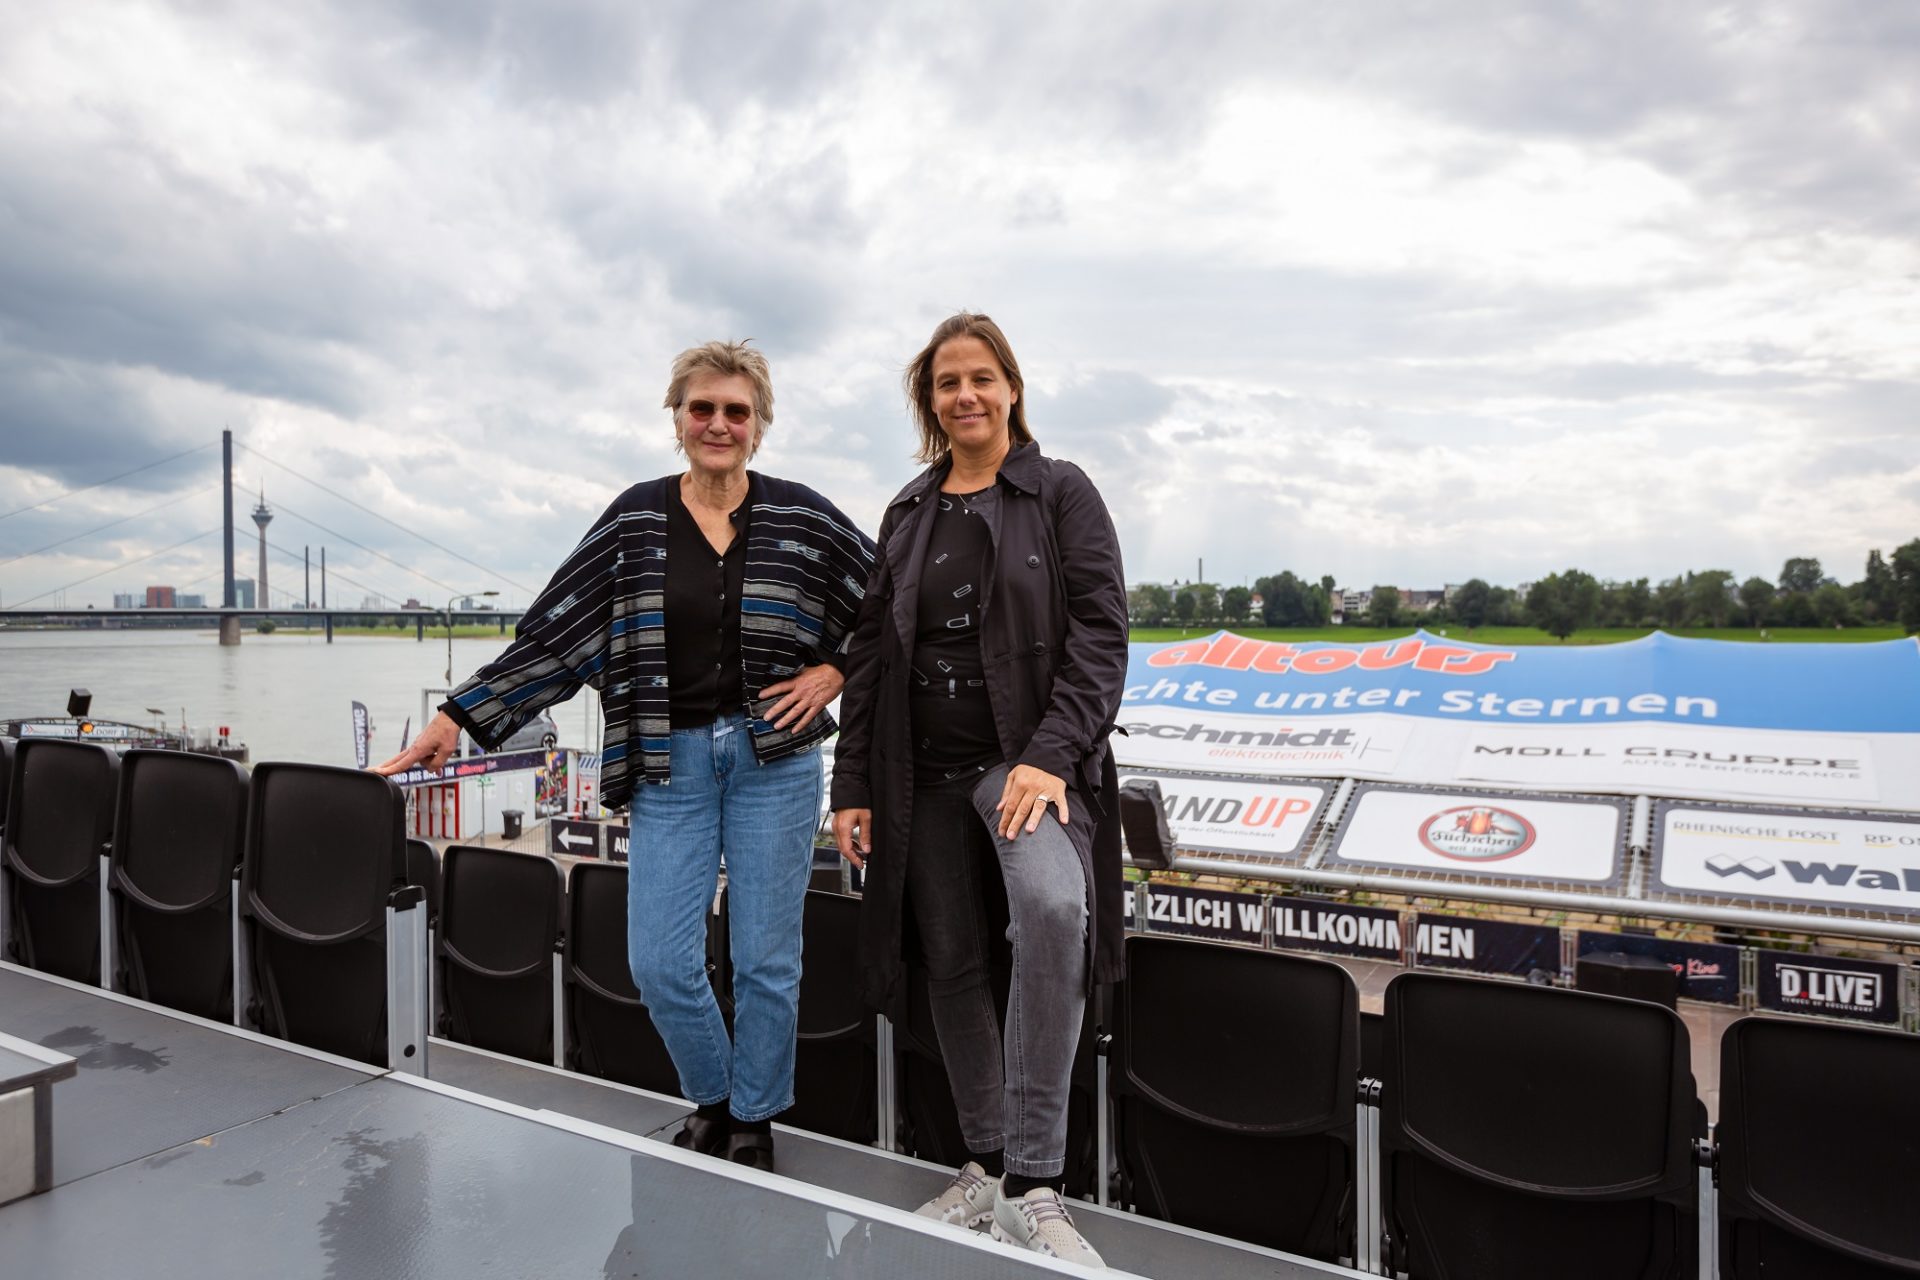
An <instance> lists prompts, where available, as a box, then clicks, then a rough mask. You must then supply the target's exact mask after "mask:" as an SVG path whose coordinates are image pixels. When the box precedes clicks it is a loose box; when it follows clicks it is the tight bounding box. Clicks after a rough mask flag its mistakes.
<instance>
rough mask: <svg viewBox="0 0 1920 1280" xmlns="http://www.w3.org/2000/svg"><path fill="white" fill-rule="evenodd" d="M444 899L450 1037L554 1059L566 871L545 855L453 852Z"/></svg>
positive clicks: (444, 991) (444, 983) (467, 848)
mask: <svg viewBox="0 0 1920 1280" xmlns="http://www.w3.org/2000/svg"><path fill="white" fill-rule="evenodd" d="M429 853H431V851H429ZM441 893H442V895H443V896H442V898H441V915H440V932H439V940H438V944H437V945H438V949H439V963H440V999H441V1002H442V1004H443V1006H444V1008H445V1011H446V1012H445V1014H444V1018H445V1026H444V1028H443V1034H445V1035H446V1036H447V1037H448V1038H449V1039H452V1040H456V1041H458V1042H460V1043H461V1044H471V1045H477V1046H478V1047H480V1048H482V1049H491V1050H493V1051H494V1052H496V1053H505V1054H511V1055H512V1056H514V1057H516V1058H526V1059H527V1060H529V1061H531V1062H552V1061H553V966H554V964H555V963H556V961H557V959H558V957H557V956H555V954H554V948H555V947H556V946H557V945H558V943H559V941H560V921H561V918H562V915H561V913H562V902H561V899H562V897H563V896H564V894H563V892H562V882H561V877H560V868H559V867H558V866H556V865H554V863H553V861H552V859H550V858H547V857H546V856H544V855H542V854H537V853H515V852H513V851H512V850H509V849H484V848H479V847H477V846H473V845H459V844H456V845H450V846H449V847H448V848H447V852H446V856H445V862H444V863H443V865H442V867H441Z"/></svg>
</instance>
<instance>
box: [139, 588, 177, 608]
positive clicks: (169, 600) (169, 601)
mask: <svg viewBox="0 0 1920 1280" xmlns="http://www.w3.org/2000/svg"><path fill="white" fill-rule="evenodd" d="M145 607H146V608H148V609H171V608H174V607H175V606H174V600H173V588H172V587H148V588H147V603H146V606H145Z"/></svg>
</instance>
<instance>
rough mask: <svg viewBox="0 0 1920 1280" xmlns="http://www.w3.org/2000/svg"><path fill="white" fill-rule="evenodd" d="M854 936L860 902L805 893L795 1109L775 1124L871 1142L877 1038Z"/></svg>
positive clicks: (877, 1071) (874, 1124)
mask: <svg viewBox="0 0 1920 1280" xmlns="http://www.w3.org/2000/svg"><path fill="white" fill-rule="evenodd" d="M859 934H860V899H858V898H849V897H846V896H844V895H842V894H841V893H840V892H839V891H838V890H837V889H835V890H833V891H825V890H820V889H813V890H809V891H808V893H807V903H806V915H805V924H804V936H805V944H804V956H803V962H802V964H801V970H800V1038H799V1039H800V1042H799V1045H798V1047H797V1049H796V1050H795V1054H794V1067H793V1074H794V1103H793V1106H792V1107H790V1108H788V1110H787V1112H786V1113H785V1114H784V1115H782V1116H781V1117H780V1119H781V1120H782V1122H784V1123H786V1124H790V1125H794V1126H796V1127H798V1128H801V1129H811V1130H813V1131H814V1132H816V1133H825V1134H830V1135H832V1136H833V1137H836V1138H844V1139H846V1140H847V1141H849V1142H866V1143H870V1142H872V1141H873V1140H874V1139H875V1137H876V1136H878V1133H879V1123H878V1118H877V1105H878V1101H877V1097H878V1091H879V1087H880V1086H879V1076H880V1067H879V1056H878V1040H879V1037H878V1034H877V1031H876V1027H875V1023H874V1017H873V1014H871V1013H870V1012H868V1010H867V1008H866V1004H865V1002H864V1001H863V1000H862V999H861V996H860V942H859ZM728 971H729V972H731V960H729V965H728Z"/></svg>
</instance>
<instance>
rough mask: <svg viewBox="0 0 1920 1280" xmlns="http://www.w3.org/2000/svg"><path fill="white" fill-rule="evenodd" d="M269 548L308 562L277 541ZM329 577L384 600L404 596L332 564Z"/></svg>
mask: <svg viewBox="0 0 1920 1280" xmlns="http://www.w3.org/2000/svg"><path fill="white" fill-rule="evenodd" d="M305 518H306V517H304V516H302V517H301V519H305ZM267 548H268V550H271V551H278V552H279V553H280V554H281V555H283V556H285V557H286V558H287V559H289V560H291V561H293V562H294V563H295V564H297V565H300V566H302V567H305V566H306V564H307V561H306V558H305V557H304V556H297V555H295V554H294V553H293V552H292V551H290V550H288V549H287V548H286V547H283V546H281V545H280V544H279V543H277V542H269V543H267ZM209 576H211V575H209ZM327 577H328V578H338V579H340V581H342V582H344V583H346V584H347V585H348V586H350V587H358V588H359V589H360V590H362V591H371V592H372V593H373V594H374V595H376V596H379V597H380V598H381V599H383V600H399V599H401V598H402V597H400V596H397V595H395V594H394V593H393V592H391V591H382V590H380V589H379V588H378V587H370V586H368V585H367V584H366V583H364V582H358V581H355V580H354V579H352V578H349V577H348V576H347V575H346V574H344V573H342V572H340V570H338V569H336V568H335V567H334V566H332V565H328V566H327ZM401 607H402V606H400V605H395V606H394V608H395V609H400V608H401ZM315 612H319V610H318V608H317V607H316V609H315Z"/></svg>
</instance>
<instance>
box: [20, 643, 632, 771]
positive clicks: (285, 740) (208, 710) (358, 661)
mask: <svg viewBox="0 0 1920 1280" xmlns="http://www.w3.org/2000/svg"><path fill="white" fill-rule="evenodd" d="M509 639H511V635H508V636H500V637H490V638H487V639H456V640H454V642H453V678H454V682H455V683H456V684H457V683H459V682H460V681H461V680H463V679H465V678H466V677H467V676H468V675H470V674H471V673H472V672H473V670H474V668H475V667H478V666H479V665H481V664H482V663H484V662H487V661H489V660H490V659H492V658H493V657H494V656H495V655H497V654H498V653H499V652H500V651H501V650H502V649H503V648H505V647H506V644H507V641H508V640H509ZM446 666H447V642H446V639H445V638H444V636H443V637H435V636H434V635H433V634H432V633H431V631H429V633H428V636H427V639H426V641H425V642H424V643H423V642H420V641H416V640H415V639H414V638H413V635H412V633H411V631H409V632H408V633H407V634H406V635H405V636H404V637H400V636H395V637H392V638H389V637H386V636H339V637H337V638H336V639H335V640H334V642H333V643H332V644H328V643H327V642H326V640H325V638H324V637H323V636H320V635H318V634H316V635H313V636H311V637H308V636H305V635H302V634H299V633H294V634H288V633H286V632H284V631H283V632H280V633H278V634H275V635H270V636H263V635H257V634H255V633H252V632H248V633H247V634H246V636H245V638H244V639H243V640H241V642H240V643H239V644H238V645H237V646H234V647H232V648H226V649H223V648H221V647H220V645H219V644H218V642H217V640H216V638H215V634H214V632H213V631H212V630H211V629H208V630H206V631H131V630H129V631H13V630H0V718H11V717H20V716H47V715H52V716H60V715H65V714H66V712H67V691H68V690H69V689H73V688H83V689H88V690H91V691H92V693H93V707H92V710H91V711H90V713H89V714H91V715H94V716H96V717H98V718H100V719H102V720H126V721H130V722H132V723H134V724H152V723H154V721H155V717H154V716H153V715H151V714H150V713H149V712H148V710H147V709H148V708H149V707H157V708H161V709H162V710H164V711H165V713H166V722H167V724H168V726H169V727H171V728H176V729H177V728H178V727H179V726H180V723H181V713H182V711H183V710H184V712H185V718H186V723H187V724H189V725H192V726H194V727H196V728H206V727H217V726H219V725H223V724H224V725H227V726H229V727H231V728H232V730H233V732H234V737H235V740H236V741H239V742H243V743H245V744H246V746H247V748H248V750H249V752H250V753H251V758H252V761H253V763H255V764H258V763H260V762H261V761H264V760H299V761H304V762H307V763H310V764H333V765H351V764H352V763H353V719H352V715H353V712H352V704H353V703H354V702H355V701H359V702H363V703H365V704H366V706H367V713H368V715H369V717H370V718H371V719H372V721H373V763H375V764H378V763H379V762H380V761H382V760H384V759H386V758H387V757H388V756H391V755H392V754H394V753H395V752H396V751H398V750H399V749H400V747H401V745H402V742H401V734H402V732H403V730H404V731H406V732H410V733H418V732H419V731H420V691H421V690H422V689H441V688H445V687H446V681H445V679H444V678H443V677H444V676H445V675H446ZM439 701H441V699H440V698H438V697H435V698H434V699H433V702H434V703H438V702H439ZM551 714H552V715H553V718H554V720H555V722H556V723H557V724H558V725H559V729H560V734H559V736H560V742H561V745H563V746H569V747H582V746H591V747H592V748H594V749H598V747H599V723H600V721H599V716H600V706H599V698H598V697H597V696H596V695H595V694H594V693H593V691H592V690H591V689H583V690H582V691H581V692H580V693H579V694H577V695H575V696H574V698H573V699H572V700H571V701H568V702H564V703H561V704H560V705H559V706H557V707H554V708H553V709H552V712H551ZM409 721H411V726H410V727H409V724H408V722H409Z"/></svg>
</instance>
